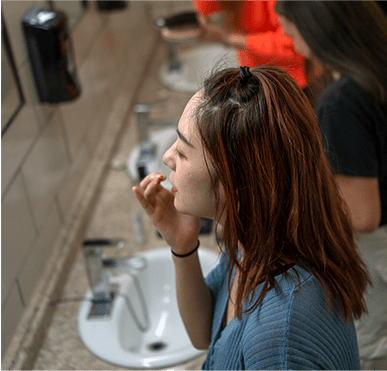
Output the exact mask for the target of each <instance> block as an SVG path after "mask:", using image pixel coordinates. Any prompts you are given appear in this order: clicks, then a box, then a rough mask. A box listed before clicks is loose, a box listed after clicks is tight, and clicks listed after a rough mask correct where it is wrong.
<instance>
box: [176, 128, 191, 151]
mask: <svg viewBox="0 0 387 371" xmlns="http://www.w3.org/2000/svg"><path fill="white" fill-rule="evenodd" d="M176 132H177V135H178V136H179V138H180V140H181V141H182V142H184V143H185V144H187V145H188V146H190V147H192V148H195V147H194V146H193V145H192V143H191V142H190V141H189V140H188V139H187V138H186V137H185V136H184V135H183V134H182V133H181V132H180V131H179V129H176Z"/></svg>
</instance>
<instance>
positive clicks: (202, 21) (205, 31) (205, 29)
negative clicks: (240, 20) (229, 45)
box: [198, 15, 229, 43]
mask: <svg viewBox="0 0 387 371" xmlns="http://www.w3.org/2000/svg"><path fill="white" fill-rule="evenodd" d="M198 22H199V27H200V28H201V30H202V34H201V39H202V40H205V41H212V42H220V43H223V42H225V41H226V39H227V37H228V36H229V33H228V32H226V31H225V30H224V29H223V28H220V27H218V26H215V25H214V24H213V23H211V22H209V21H208V19H207V18H206V17H203V16H202V15H198Z"/></svg>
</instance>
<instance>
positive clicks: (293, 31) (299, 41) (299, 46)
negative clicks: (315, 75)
mask: <svg viewBox="0 0 387 371" xmlns="http://www.w3.org/2000/svg"><path fill="white" fill-rule="evenodd" d="M278 19H279V22H280V24H281V26H282V29H283V30H284V33H285V35H287V36H289V37H290V38H291V39H292V40H293V42H294V48H295V49H296V51H298V52H299V53H300V54H302V55H303V56H304V57H305V58H309V59H311V58H312V52H311V50H310V49H309V46H308V44H307V43H306V42H305V40H304V38H303V37H302V36H301V34H300V32H299V31H298V29H297V27H296V26H295V24H294V23H292V22H290V21H289V20H288V19H287V18H285V17H283V16H281V15H279V16H278Z"/></svg>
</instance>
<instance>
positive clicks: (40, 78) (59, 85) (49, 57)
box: [22, 7, 81, 103]
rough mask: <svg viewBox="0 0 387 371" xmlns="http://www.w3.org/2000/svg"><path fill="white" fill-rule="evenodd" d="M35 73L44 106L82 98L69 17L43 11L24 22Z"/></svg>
mask: <svg viewBox="0 0 387 371" xmlns="http://www.w3.org/2000/svg"><path fill="white" fill-rule="evenodd" d="M22 28H23V32H24V36H25V40H26V44H27V49H28V55H29V59H30V63H31V69H32V73H33V76H34V80H35V85H36V89H37V92H38V96H39V99H40V101H41V102H49V103H59V102H65V101H71V100H73V99H76V98H78V97H79V95H80V93H81V88H80V85H79V82H78V78H77V73H76V68H75V61H74V56H73V50H72V44H71V39H70V33H69V29H68V19H67V16H66V15H65V14H64V13H63V12H60V11H53V10H48V9H44V8H39V7H33V8H31V9H29V10H28V11H27V12H26V13H25V14H24V16H23V18H22Z"/></svg>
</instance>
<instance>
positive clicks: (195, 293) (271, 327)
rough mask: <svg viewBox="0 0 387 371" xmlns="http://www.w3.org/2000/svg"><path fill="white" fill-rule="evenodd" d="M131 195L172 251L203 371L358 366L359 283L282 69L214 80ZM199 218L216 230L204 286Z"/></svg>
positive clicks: (315, 148) (309, 119) (339, 216)
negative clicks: (157, 165)
mask: <svg viewBox="0 0 387 371" xmlns="http://www.w3.org/2000/svg"><path fill="white" fill-rule="evenodd" d="M177 132H178V139H177V141H176V142H175V143H174V144H173V146H172V147H171V148H170V149H169V150H168V151H167V152H166V153H165V155H164V159H163V160H164V163H165V164H167V165H168V166H169V167H170V168H171V170H172V171H171V175H170V181H171V183H172V185H173V187H174V188H173V189H172V192H169V191H167V190H166V189H164V188H163V187H162V185H161V182H162V181H163V180H164V179H165V176H164V175H162V174H159V173H153V174H150V175H149V176H147V177H146V178H145V179H144V180H143V181H142V182H141V184H140V188H141V189H140V188H138V187H134V188H133V191H134V193H135V195H136V197H137V199H138V201H139V202H140V203H141V205H142V206H143V208H144V209H145V211H146V212H147V214H148V215H149V217H150V219H151V220H152V222H153V223H154V225H155V226H156V227H157V229H158V231H159V232H160V233H161V234H162V235H163V236H164V238H165V240H166V241H167V243H168V244H169V245H170V246H171V250H172V255H173V260H174V263H175V272H176V290H177V299H178V304H179V309H180V313H181V316H182V319H183V321H184V324H185V326H186V329H187V332H188V334H189V336H190V338H191V341H192V343H193V345H194V346H195V347H197V348H199V349H208V353H207V359H206V361H205V363H204V365H203V368H204V369H218V370H226V369H233V370H235V369H358V368H359V358H358V348H357V342H356V333H355V329H354V326H353V318H358V317H360V315H361V314H362V313H363V312H364V311H365V306H364V302H363V292H364V290H365V287H366V284H367V282H368V276H367V273H366V272H365V270H364V268H363V265H362V262H361V260H360V258H359V255H358V254H357V251H356V246H355V242H354V239H353V233H352V227H351V224H350V221H349V219H348V218H347V215H346V212H345V208H344V203H343V201H342V199H341V197H340V194H339V192H338V189H337V187H336V185H335V182H334V178H333V175H332V174H331V172H330V170H329V167H328V164H327V162H326V159H325V157H324V153H323V149H322V144H321V139H320V133H319V128H318V125H317V122H316V117H315V114H314V112H313V109H312V107H311V105H310V103H309V101H308V99H307V98H306V96H305V95H304V94H303V93H302V91H301V89H300V87H299V86H298V85H297V84H296V82H295V81H294V80H293V79H292V78H291V77H290V76H289V75H288V74H287V73H286V72H284V71H283V70H281V69H280V68H278V67H270V66H260V67H254V68H252V69H251V70H249V68H248V67H244V68H242V67H241V69H240V71H239V70H238V69H228V70H223V71H220V72H218V73H216V74H214V75H213V76H212V77H211V78H210V79H209V80H208V81H207V82H206V84H205V87H204V88H203V89H202V90H201V91H199V92H198V93H197V94H195V95H194V96H193V98H192V99H191V100H190V101H189V103H188V104H187V106H186V108H185V110H184V112H183V114H182V116H181V119H180V121H179V124H178V130H177ZM199 217H205V218H212V219H214V220H216V221H217V222H218V223H219V224H220V225H222V226H223V228H224V237H223V238H224V253H223V255H222V257H221V260H220V263H219V265H218V266H217V267H216V268H215V269H214V270H213V271H212V272H211V273H210V274H209V275H208V276H207V277H206V278H204V277H203V275H202V273H201V269H200V264H199V260H198V254H197V249H198V247H199V244H198V236H199V227H200V222H199V220H200V219H199Z"/></svg>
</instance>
